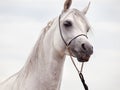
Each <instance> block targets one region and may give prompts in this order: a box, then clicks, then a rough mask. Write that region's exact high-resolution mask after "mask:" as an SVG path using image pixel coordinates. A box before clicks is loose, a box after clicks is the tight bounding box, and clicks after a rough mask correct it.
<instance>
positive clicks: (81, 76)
mask: <svg viewBox="0 0 120 90" xmlns="http://www.w3.org/2000/svg"><path fill="white" fill-rule="evenodd" d="M79 77H80V79H81V82H82V84H83V86H84V88H85V90H88V86H87V84H86V83H85V79H84V76H83V74H82V73H79Z"/></svg>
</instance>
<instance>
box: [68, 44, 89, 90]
mask: <svg viewBox="0 0 120 90" xmlns="http://www.w3.org/2000/svg"><path fill="white" fill-rule="evenodd" d="M67 50H68V52H69V55H70V58H71V61H72V63H73V65H74V67H75V68H76V70H77V72H78V75H79V77H80V79H81V82H82V84H83V86H84V89H85V90H88V86H87V84H86V83H85V79H84V76H83V74H82V70H83V66H84V62H82V65H81V69H80V71H79V69H78V68H77V66H76V64H75V62H74V60H73V58H72V54H71V52H70V48H69V46H67Z"/></svg>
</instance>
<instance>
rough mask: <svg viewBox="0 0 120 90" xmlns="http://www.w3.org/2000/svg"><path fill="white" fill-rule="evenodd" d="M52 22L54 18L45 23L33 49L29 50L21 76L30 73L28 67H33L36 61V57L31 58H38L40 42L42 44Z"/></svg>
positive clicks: (40, 48) (41, 47)
mask: <svg viewBox="0 0 120 90" xmlns="http://www.w3.org/2000/svg"><path fill="white" fill-rule="evenodd" d="M53 22H54V19H53V20H51V21H49V22H48V23H47V25H46V26H45V27H44V28H43V29H42V31H41V34H40V37H39V38H38V40H37V41H36V44H35V45H34V47H33V50H32V52H31V54H30V56H29V57H28V59H27V62H26V64H25V66H24V67H23V69H22V70H21V71H24V72H26V74H25V75H22V76H23V77H27V76H28V74H29V73H30V69H33V67H34V65H36V64H35V63H38V61H37V59H36V60H33V59H34V58H38V56H39V53H38V52H39V51H41V52H42V51H43V45H42V44H43V40H44V37H45V35H46V33H47V31H48V30H50V27H51V26H52V24H53ZM21 71H20V72H21ZM18 77H19V76H18Z"/></svg>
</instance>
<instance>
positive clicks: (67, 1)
mask: <svg viewBox="0 0 120 90" xmlns="http://www.w3.org/2000/svg"><path fill="white" fill-rule="evenodd" d="M71 4H72V0H66V1H65V3H64V10H63V11H64V12H65V11H66V10H68V9H69V8H70V6H71Z"/></svg>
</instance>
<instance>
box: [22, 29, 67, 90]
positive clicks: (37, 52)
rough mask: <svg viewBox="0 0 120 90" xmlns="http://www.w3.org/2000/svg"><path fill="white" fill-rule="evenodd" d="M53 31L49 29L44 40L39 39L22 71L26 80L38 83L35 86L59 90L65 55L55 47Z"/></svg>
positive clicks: (41, 89)
mask: <svg viewBox="0 0 120 90" xmlns="http://www.w3.org/2000/svg"><path fill="white" fill-rule="evenodd" d="M51 32H52V31H47V33H46V36H45V37H44V40H38V41H37V43H36V45H35V47H34V49H33V52H32V53H31V55H30V57H29V59H28V61H27V63H26V65H25V66H24V68H23V70H22V71H21V74H22V77H25V79H24V80H25V81H26V82H28V83H31V84H33V83H34V85H38V86H35V87H37V88H40V90H44V89H45V90H57V88H59V85H60V82H61V76H62V69H63V64H64V59H65V56H64V55H60V53H58V51H57V50H56V49H55V48H54V46H53V38H54V37H53V35H52V34H51ZM29 85H30V84H29ZM32 86H33V85H32ZM46 88H49V89H46ZM55 88H56V89H55ZM33 89H34V88H33ZM34 90H35V89H34Z"/></svg>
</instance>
